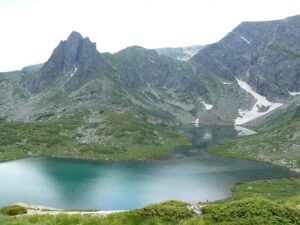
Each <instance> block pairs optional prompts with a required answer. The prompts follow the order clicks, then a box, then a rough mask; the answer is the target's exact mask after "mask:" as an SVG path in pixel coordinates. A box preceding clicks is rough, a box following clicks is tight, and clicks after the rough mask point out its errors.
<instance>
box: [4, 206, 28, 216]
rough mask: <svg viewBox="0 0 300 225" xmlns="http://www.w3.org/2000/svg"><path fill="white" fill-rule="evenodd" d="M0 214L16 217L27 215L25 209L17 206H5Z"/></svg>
mask: <svg viewBox="0 0 300 225" xmlns="http://www.w3.org/2000/svg"><path fill="white" fill-rule="evenodd" d="M0 213H2V214H4V215H8V216H16V215H22V214H26V213H27V209H26V208H24V207H22V206H19V205H10V206H5V207H3V208H1V209H0Z"/></svg>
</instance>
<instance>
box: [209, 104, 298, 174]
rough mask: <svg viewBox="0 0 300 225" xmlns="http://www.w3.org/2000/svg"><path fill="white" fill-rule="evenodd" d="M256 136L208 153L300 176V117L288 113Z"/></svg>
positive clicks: (215, 147)
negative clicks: (256, 162)
mask: <svg viewBox="0 0 300 225" xmlns="http://www.w3.org/2000/svg"><path fill="white" fill-rule="evenodd" d="M258 131H259V132H258V133H257V134H255V135H251V136H244V137H241V138H236V139H233V140H229V141H225V142H223V143H221V144H219V145H217V146H214V147H212V148H210V149H209V150H208V151H210V152H213V153H216V154H219V155H223V156H230V157H238V158H245V159H254V160H260V161H265V162H270V163H272V164H275V165H279V166H284V167H287V168H289V169H291V170H294V171H297V172H300V115H299V114H297V113H296V109H295V108H292V109H287V110H286V111H285V112H281V113H280V114H278V115H276V116H275V117H274V118H271V119H269V120H268V121H267V122H266V123H265V124H264V125H263V126H262V127H261V128H260V129H259V130H258Z"/></svg>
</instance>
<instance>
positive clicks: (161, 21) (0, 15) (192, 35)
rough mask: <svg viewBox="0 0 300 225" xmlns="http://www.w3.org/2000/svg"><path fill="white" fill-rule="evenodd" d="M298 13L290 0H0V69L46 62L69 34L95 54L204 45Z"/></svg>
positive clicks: (298, 3)
mask: <svg viewBox="0 0 300 225" xmlns="http://www.w3.org/2000/svg"><path fill="white" fill-rule="evenodd" d="M299 9H300V1H295V0H278V1H271V0H270V1H269V0H265V1H261V0H260V1H259V0H252V1H250V0H247V1H237V0H227V1H224V0H163V1H162V0H126V1H124V0H73V1H72V0H48V1H46V0H23V1H21V0H0V21H1V24H0V25H1V26H0V27H1V38H0V49H1V51H0V61H1V64H0V71H5V70H12V69H18V68H21V67H23V66H25V65H29V64H34V63H39V62H43V61H45V60H47V58H48V57H49V56H50V54H51V52H52V50H53V48H54V47H55V46H56V45H57V44H58V43H59V41H60V40H61V39H65V38H66V37H67V36H68V34H69V33H70V32H71V31H72V30H77V31H79V32H81V33H82V34H83V35H84V36H89V37H90V38H91V40H92V41H95V42H97V46H98V50H99V51H101V52H104V51H110V52H115V51H118V50H120V49H122V48H125V47H127V46H130V45H141V46H144V47H147V48H155V47H164V46H184V45H191V44H207V43H212V42H216V41H218V40H219V39H220V38H222V37H223V36H224V35H226V34H227V33H228V32H229V31H230V30H232V29H233V28H234V27H235V26H237V25H238V24H239V23H240V22H242V21H244V20H271V19H279V18H284V17H287V16H291V15H295V14H297V13H299Z"/></svg>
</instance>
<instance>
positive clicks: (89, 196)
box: [0, 125, 294, 210]
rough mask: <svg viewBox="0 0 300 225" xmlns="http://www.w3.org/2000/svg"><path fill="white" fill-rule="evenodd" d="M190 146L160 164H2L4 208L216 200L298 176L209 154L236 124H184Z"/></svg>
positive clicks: (0, 196) (116, 206)
mask: <svg viewBox="0 0 300 225" xmlns="http://www.w3.org/2000/svg"><path fill="white" fill-rule="evenodd" d="M182 129H183V130H184V132H185V133H186V135H187V136H188V137H189V138H190V139H191V141H192V143H193V144H192V145H191V146H184V147H180V148H177V149H175V150H174V154H176V155H178V156H184V157H179V158H176V159H171V160H165V161H155V162H90V161H80V160H63V159H51V158H30V159H23V160H16V161H11V162H5V163H0V181H1V183H0V206H1V205H7V204H11V203H15V202H25V203H34V204H41V205H47V206H51V207H58V208H66V209H75V208H77V209H78V208H80V209H91V208H95V209H104V210H117V209H132V208H137V207H142V206H145V205H147V204H150V203H155V202H161V201H164V200H169V199H178V200H184V201H189V202H198V201H207V200H209V201H212V200H217V199H222V198H225V197H227V196H228V195H229V194H230V189H231V188H232V187H233V185H234V183H236V182H239V181H246V180H254V179H263V178H280V177H290V176H294V174H292V173H291V172H289V171H287V170H285V169H281V168H278V167H274V166H271V165H269V164H265V163H260V162H254V161H247V160H238V159H230V158H223V157H219V156H215V155H212V154H209V153H207V152H205V151H204V150H205V149H206V148H207V147H209V146H211V145H215V144H216V143H218V142H219V141H220V140H222V139H226V138H232V137H235V136H237V135H238V134H237V130H236V129H234V128H233V127H220V126H200V127H198V128H197V127H194V126H192V125H189V126H184V127H182Z"/></svg>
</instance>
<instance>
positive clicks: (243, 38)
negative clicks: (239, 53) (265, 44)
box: [240, 36, 250, 45]
mask: <svg viewBox="0 0 300 225" xmlns="http://www.w3.org/2000/svg"><path fill="white" fill-rule="evenodd" d="M240 39H242V40H243V41H245V42H246V43H247V44H248V45H250V41H248V40H247V39H246V38H245V37H243V36H240Z"/></svg>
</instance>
